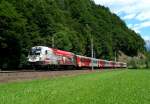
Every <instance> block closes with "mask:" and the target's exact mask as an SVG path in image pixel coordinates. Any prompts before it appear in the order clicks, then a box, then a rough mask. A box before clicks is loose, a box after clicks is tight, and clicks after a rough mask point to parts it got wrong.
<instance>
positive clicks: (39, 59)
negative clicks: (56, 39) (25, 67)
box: [28, 46, 53, 65]
mask: <svg viewBox="0 0 150 104" xmlns="http://www.w3.org/2000/svg"><path fill="white" fill-rule="evenodd" d="M48 54H49V56H52V55H53V54H52V50H51V49H50V48H48V47H45V46H35V47H32V48H31V49H30V52H29V55H28V62H29V63H30V64H31V65H47V64H49V63H48V62H47V61H49V62H50V60H47V55H48Z"/></svg>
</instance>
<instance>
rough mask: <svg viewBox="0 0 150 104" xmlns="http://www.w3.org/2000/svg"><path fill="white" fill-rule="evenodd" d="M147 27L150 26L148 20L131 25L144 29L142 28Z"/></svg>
mask: <svg viewBox="0 0 150 104" xmlns="http://www.w3.org/2000/svg"><path fill="white" fill-rule="evenodd" d="M145 27H150V21H146V22H142V23H139V24H134V25H132V26H131V28H135V29H138V30H140V29H142V28H145Z"/></svg>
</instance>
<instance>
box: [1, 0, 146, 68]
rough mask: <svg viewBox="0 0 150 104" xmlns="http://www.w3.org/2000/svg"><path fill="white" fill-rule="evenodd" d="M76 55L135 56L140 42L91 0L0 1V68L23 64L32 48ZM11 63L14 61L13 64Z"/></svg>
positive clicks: (123, 24) (136, 36)
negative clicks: (92, 46)
mask: <svg viewBox="0 0 150 104" xmlns="http://www.w3.org/2000/svg"><path fill="white" fill-rule="evenodd" d="M52 37H53V38H54V40H55V48H59V49H63V50H67V51H71V52H74V53H76V54H80V55H86V56H91V52H90V47H91V46H90V43H91V42H90V41H91V38H93V40H94V53H95V57H97V58H103V59H109V60H114V56H115V53H117V54H118V53H119V51H122V52H123V53H125V54H126V55H128V56H136V55H137V54H138V53H139V52H143V51H144V44H145V43H144V40H143V39H142V38H141V37H140V35H139V34H136V33H135V32H134V31H132V30H130V29H128V28H127V26H126V24H125V23H124V21H122V20H121V19H120V18H119V17H118V16H117V15H115V14H113V13H111V12H110V10H109V9H108V8H105V7H103V6H100V5H96V4H95V3H94V2H93V0H1V1H0V50H1V51H0V52H1V54H0V67H22V66H23V65H26V64H27V62H26V57H27V54H28V50H29V49H30V48H31V47H32V46H35V45H44V46H49V47H51V46H52ZM14 60H15V61H14Z"/></svg>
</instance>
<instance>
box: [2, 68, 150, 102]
mask: <svg viewBox="0 0 150 104" xmlns="http://www.w3.org/2000/svg"><path fill="white" fill-rule="evenodd" d="M0 104H150V70H119V71H108V70H106V71H102V72H99V71H98V72H95V73H90V74H82V75H76V76H69V77H68V76H64V77H57V78H51V79H41V80H33V81H23V82H13V83H5V84H0Z"/></svg>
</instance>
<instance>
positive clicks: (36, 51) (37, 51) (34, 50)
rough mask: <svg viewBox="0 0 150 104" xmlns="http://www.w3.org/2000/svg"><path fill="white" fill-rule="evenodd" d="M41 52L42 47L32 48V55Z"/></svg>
mask: <svg viewBox="0 0 150 104" xmlns="http://www.w3.org/2000/svg"><path fill="white" fill-rule="evenodd" d="M40 53H41V49H40V48H38V49H37V48H33V49H31V50H30V53H29V54H30V55H40Z"/></svg>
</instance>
